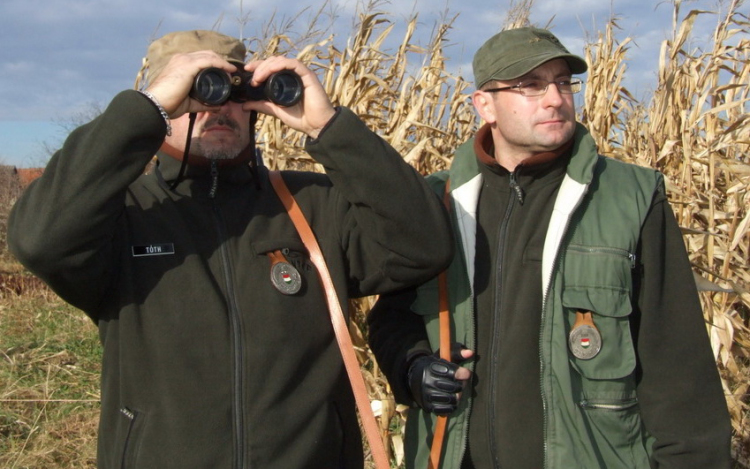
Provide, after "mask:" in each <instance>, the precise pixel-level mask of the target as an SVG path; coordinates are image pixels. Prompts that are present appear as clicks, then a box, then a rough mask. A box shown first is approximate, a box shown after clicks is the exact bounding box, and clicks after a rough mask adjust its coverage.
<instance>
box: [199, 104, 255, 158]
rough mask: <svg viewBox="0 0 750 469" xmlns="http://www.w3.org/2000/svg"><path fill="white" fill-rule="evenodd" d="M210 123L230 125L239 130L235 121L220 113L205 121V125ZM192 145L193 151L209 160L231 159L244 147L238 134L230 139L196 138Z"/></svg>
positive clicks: (236, 130)
mask: <svg viewBox="0 0 750 469" xmlns="http://www.w3.org/2000/svg"><path fill="white" fill-rule="evenodd" d="M212 125H223V126H227V127H230V128H231V129H232V130H234V131H235V132H239V131H240V126H239V125H238V124H237V122H235V121H234V120H233V119H229V118H227V117H226V116H222V115H220V116H216V117H215V118H212V119H209V120H208V121H207V122H206V124H205V127H209V126H212ZM194 145H195V153H196V154H199V155H201V156H203V157H204V158H206V159H209V160H231V159H233V158H236V157H237V155H239V154H240V153H241V152H242V150H243V149H244V145H243V143H242V139H241V138H240V136H239V135H237V136H236V138H234V139H231V140H229V139H224V138H222V139H220V140H216V141H205V140H202V139H196V141H195V142H194Z"/></svg>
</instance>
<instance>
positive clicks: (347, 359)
mask: <svg viewBox="0 0 750 469" xmlns="http://www.w3.org/2000/svg"><path fill="white" fill-rule="evenodd" d="M269 177H270V179H271V184H272V185H273V188H274V190H275V191H276V194H278V196H279V198H280V199H281V202H282V203H283V204H284V207H285V208H286V210H287V212H289V216H290V217H291V219H292V222H293V223H294V226H295V228H297V232H298V233H299V235H300V237H301V238H302V243H303V244H304V245H305V247H306V248H307V251H308V252H309V253H310V260H311V261H312V263H313V265H315V267H316V268H317V269H318V276H319V277H320V282H321V284H322V286H323V290H324V291H325V293H326V299H327V301H328V310H329V311H330V314H331V323H332V324H333V330H334V332H335V334H336V340H337V341H338V344H339V349H340V350H341V356H342V357H343V359H344V366H345V368H346V372H347V374H348V375H349V382H350V383H351V385H352V390H353V391H354V398H355V400H356V402H357V408H358V409H359V417H360V419H361V420H362V425H363V427H364V428H365V434H366V435H367V441H368V443H369V444H370V451H371V452H372V457H373V460H374V462H375V467H376V468H377V469H388V468H389V467H390V465H389V463H388V456H387V455H386V452H385V446H384V445H383V439H382V438H381V436H380V430H379V427H378V423H377V421H376V420H375V414H373V412H372V407H371V406H370V398H369V396H368V395H367V388H366V387H365V380H364V378H362V372H361V371H360V369H359V362H358V361H357V357H356V355H355V354H354V345H353V344H352V339H351V336H349V329H348V328H347V324H346V320H345V319H344V312H343V310H342V309H341V304H340V303H339V300H338V295H337V294H336V289H335V287H334V285H333V280H332V279H331V274H330V272H329V271H328V266H327V265H326V261H325V258H324V257H323V254H322V253H321V251H320V246H319V245H318V241H317V240H316V239H315V234H314V233H313V231H312V229H311V228H310V225H309V224H308V223H307V220H305V216H304V215H303V214H302V210H300V208H299V205H297V201H296V200H294V196H292V194H291V192H289V189H288V188H287V187H286V184H285V183H284V180H283V179H282V177H281V174H280V173H279V172H278V171H269Z"/></svg>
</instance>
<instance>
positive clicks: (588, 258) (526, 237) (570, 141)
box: [368, 27, 731, 469]
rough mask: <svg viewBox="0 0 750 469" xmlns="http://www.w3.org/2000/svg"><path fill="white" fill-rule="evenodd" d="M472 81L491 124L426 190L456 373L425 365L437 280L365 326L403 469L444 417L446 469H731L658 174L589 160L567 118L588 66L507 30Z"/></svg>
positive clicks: (423, 455)
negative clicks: (452, 247) (450, 240)
mask: <svg viewBox="0 0 750 469" xmlns="http://www.w3.org/2000/svg"><path fill="white" fill-rule="evenodd" d="M473 67H474V75H475V81H476V87H477V90H476V91H475V92H474V93H473V95H472V99H473V104H474V106H475V108H476V110H477V113H478V114H479V116H480V117H481V118H482V119H483V120H484V122H485V124H484V125H483V126H482V127H481V128H480V129H479V130H478V131H477V133H476V135H475V137H474V138H472V139H471V140H469V141H468V142H466V143H465V144H463V145H462V146H460V147H459V148H458V149H457V151H456V154H455V157H454V160H453V163H452V165H451V168H450V170H448V171H445V172H442V173H438V174H435V175H433V176H430V178H429V179H430V183H431V184H432V185H433V187H434V189H435V191H436V192H437V193H439V194H442V193H443V192H444V191H446V192H447V193H448V196H449V197H448V199H449V201H450V206H451V207H450V211H451V217H452V222H453V226H454V233H455V236H454V237H455V239H456V243H457V249H456V254H455V257H454V260H453V262H452V264H451V266H450V267H449V269H448V271H447V285H448V287H447V301H448V304H449V309H450V314H451V316H450V333H451V336H450V342H451V343H453V344H454V347H453V349H454V350H453V353H452V355H453V356H452V359H453V361H454V363H449V362H447V361H444V360H441V359H439V358H437V356H436V355H435V351H436V350H437V349H438V343H439V336H440V326H439V322H440V321H439V319H438V317H439V315H438V312H439V310H440V306H439V304H440V298H441V294H440V290H441V289H440V288H439V286H438V282H437V281H430V282H428V283H427V284H425V285H423V286H420V287H419V288H417V289H413V290H407V291H405V292H401V293H399V294H395V295H387V296H382V297H381V299H380V300H379V301H378V303H377V304H376V305H375V307H374V308H373V310H372V312H371V313H370V316H369V318H368V320H369V323H370V345H371V346H372V348H373V351H374V352H375V354H376V357H377V359H378V361H379V363H380V366H381V367H382V369H383V370H384V371H385V373H386V375H387V376H388V378H389V381H390V383H391V385H392V388H393V391H394V394H395V396H396V399H397V400H398V401H399V402H402V403H405V404H410V405H412V408H410V410H409V414H408V419H407V429H406V461H407V462H406V467H407V468H409V469H411V468H418V469H424V468H427V467H428V466H427V458H428V454H429V452H430V445H431V442H432V440H433V432H434V429H435V420H436V414H441V415H448V420H447V430H446V436H445V439H444V441H443V445H442V464H441V465H440V467H441V468H444V469H459V468H461V469H466V468H476V469H486V468H512V469H539V468H545V469H553V468H554V469H569V468H576V469H580V468H586V469H590V468H606V469H634V468H636V469H645V468H681V469H684V468H696V469H697V468H728V467H729V464H730V454H729V448H730V431H731V429H730V424H729V417H728V412H727V408H726V402H725V400H724V397H723V393H722V387H721V384H720V380H719V376H718V373H717V369H716V366H715V363H714V360H713V357H712V353H711V348H710V344H709V341H708V337H707V333H706V329H705V327H704V323H703V316H702V314H701V308H700V303H699V300H698V297H697V293H696V289H695V283H694V281H693V277H692V273H691V269H690V265H689V262H688V258H687V256H686V253H685V247H684V243H683V240H682V237H681V234H680V230H679V228H678V226H677V223H676V221H675V218H674V215H673V213H672V211H671V209H670V207H669V204H668V202H667V199H666V194H665V188H664V181H663V177H662V175H661V174H659V173H658V172H656V171H654V170H651V169H647V168H642V167H638V166H635V165H630V164H625V163H622V162H620V161H616V160H612V159H608V158H604V157H602V156H599V155H597V152H596V147H595V145H594V142H593V139H592V138H591V136H590V135H589V133H588V132H587V130H586V129H585V128H584V127H583V126H581V125H580V124H578V123H576V121H575V109H574V103H573V94H574V93H576V92H578V91H579V90H580V88H581V85H582V84H581V80H580V79H578V78H575V77H574V76H573V75H574V74H580V73H584V72H585V71H586V70H587V65H586V63H585V61H584V60H583V59H582V58H580V57H578V56H576V55H573V54H571V53H569V52H568V50H566V49H565V47H564V46H563V45H562V44H561V43H560V42H559V41H558V40H557V38H555V36H554V35H552V34H551V33H550V32H549V31H546V30H541V29H537V28H530V27H529V28H520V29H514V30H508V31H504V32H501V33H499V34H497V35H495V36H494V37H492V38H490V39H489V40H488V41H487V42H486V43H485V44H484V45H483V46H482V47H481V48H480V49H479V50H478V51H477V53H476V55H475V56H474V61H473ZM446 187H447V189H446ZM455 362H459V363H461V366H459V365H458V364H457V363H455Z"/></svg>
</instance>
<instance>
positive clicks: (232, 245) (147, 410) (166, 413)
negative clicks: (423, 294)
mask: <svg viewBox="0 0 750 469" xmlns="http://www.w3.org/2000/svg"><path fill="white" fill-rule="evenodd" d="M165 131H166V126H165V123H164V121H163V119H162V118H161V116H160V115H159V112H158V111H157V109H156V108H155V107H154V106H153V105H152V104H151V103H150V102H149V100H148V99H147V98H145V97H144V96H142V95H141V94H140V93H137V92H135V91H125V92H122V93H121V94H119V95H118V96H116V97H115V98H114V100H113V101H112V103H111V104H110V105H109V107H108V108H107V109H106V110H105V112H104V113H103V114H102V115H101V116H99V117H98V118H96V119H95V120H94V121H92V122H91V123H89V124H87V125H85V126H83V127H81V128H79V129H77V130H75V131H74V132H73V133H72V134H71V136H70V137H69V138H68V139H67V141H66V142H65V144H64V146H63V147H62V149H61V150H60V151H59V152H57V154H55V155H54V156H53V158H52V160H51V161H50V162H49V164H48V166H47V168H46V170H45V172H44V175H43V176H42V177H41V178H40V179H38V180H37V181H35V182H34V183H33V184H32V185H31V186H30V187H29V188H28V190H27V191H26V192H25V193H24V194H23V195H22V196H21V198H20V199H19V200H18V202H17V204H16V205H15V207H14V208H13V212H12V214H11V216H10V221H9V234H8V239H9V245H10V248H11V251H12V252H13V254H15V255H16V256H17V258H18V259H19V260H20V261H22V262H23V263H24V264H25V265H26V266H27V267H28V268H29V269H30V270H31V271H32V272H34V273H35V274H36V275H38V276H39V277H41V278H42V279H43V280H44V281H46V282H47V283H48V284H49V285H50V286H51V287H52V288H53V289H54V290H55V291H56V292H57V293H58V294H59V295H60V296H61V297H62V298H63V299H65V300H66V301H68V302H70V303H71V304H73V305H74V306H76V307H78V308H80V309H82V310H83V311H84V312H85V313H86V314H87V315H89V316H90V317H91V318H92V319H93V320H94V321H95V322H96V323H97V324H98V327H99V332H100V337H101V342H102V346H103V366H102V407H101V421H100V434H99V448H98V449H99V451H98V465H99V467H100V468H102V469H105V468H106V469H110V468H111V469H114V468H118V469H122V468H137V469H163V468H181V469H183V468H209V467H210V468H226V469H249V468H258V469H271V468H277V469H297V468H299V469H301V468H326V469H330V468H346V469H350V468H358V467H362V466H363V455H362V453H363V451H362V442H361V437H360V433H359V428H358V424H357V418H356V414H355V406H354V401H353V396H352V394H351V391H350V387H349V384H348V380H347V377H346V374H345V371H344V367H343V363H342V360H341V357H340V353H339V350H338V347H337V344H336V341H335V339H334V334H333V330H332V327H331V323H330V320H329V313H328V310H327V306H326V301H325V296H324V293H323V291H322V289H321V287H320V283H319V280H318V277H317V274H316V272H315V270H314V268H313V267H312V264H311V263H310V261H309V257H308V253H307V252H306V251H305V249H304V247H303V244H302V242H301V240H300V238H299V236H298V235H297V232H296V231H295V229H294V227H293V225H292V222H291V220H290V218H289V217H288V215H287V213H286V211H285V210H284V208H283V206H282V204H281V202H280V200H279V199H278V198H277V196H276V194H275V193H274V191H273V189H272V187H271V186H270V183H269V181H268V177H267V171H266V170H265V169H264V168H263V167H258V168H256V169H255V170H251V167H250V166H248V165H247V164H242V165H234V166H220V167H219V168H218V172H217V173H215V174H211V171H210V169H209V168H203V167H192V166H191V167H189V168H188V171H187V176H186V178H185V179H184V180H183V181H182V182H180V183H179V184H178V185H177V187H176V189H175V190H170V189H169V187H168V186H169V184H170V183H171V182H172V181H173V180H175V178H176V176H177V174H178V168H179V164H180V162H179V161H177V160H175V159H173V158H171V157H169V156H166V155H164V154H162V153H160V154H159V160H158V166H157V168H156V169H155V170H154V171H153V172H151V173H150V174H147V175H143V174H142V173H143V169H144V167H145V166H146V164H147V163H148V162H149V161H150V160H151V158H152V156H153V155H154V154H155V153H156V152H157V150H158V149H159V148H160V146H161V145H162V142H163V139H164V136H165ZM306 150H307V151H308V152H309V153H310V154H311V155H312V156H313V157H314V158H315V159H316V160H317V161H318V162H320V163H321V164H322V165H323V166H324V167H325V169H326V172H327V175H324V174H313V173H303V172H292V171H284V172H282V175H283V177H284V179H285V180H286V182H287V185H288V186H289V188H290V190H291V192H292V193H293V194H294V196H295V197H296V199H297V201H298V203H299V205H300V207H301V209H302V212H303V213H304V214H305V216H306V218H307V219H308V221H309V223H310V224H311V226H312V229H313V231H314V232H315V234H316V236H317V239H318V242H319V244H320V246H321V249H322V251H323V254H324V256H325V257H326V260H327V263H328V267H329V269H330V271H331V276H332V278H333V281H334V283H335V286H336V289H337V292H338V295H339V297H340V300H341V302H342V304H344V305H345V304H346V303H347V301H348V299H349V298H353V297H359V296H363V295H370V294H376V293H383V292H388V291H392V290H394V289H398V288H403V287H405V286H407V285H410V284H413V283H416V282H421V281H425V280H427V279H429V278H430V277H431V276H433V275H434V274H435V273H436V272H438V271H439V270H440V269H441V268H443V267H445V265H447V263H448V261H449V259H450V257H451V254H452V251H451V249H452V242H451V235H450V229H449V224H448V220H447V217H446V216H445V213H444V209H443V208H442V206H441V205H440V202H439V200H438V199H437V198H436V197H435V195H434V194H433V193H432V191H431V190H430V188H429V187H428V186H427V184H426V183H425V182H424V179H423V178H422V177H421V176H420V175H419V174H418V173H417V172H416V171H414V170H413V168H411V167H410V166H409V165H407V164H406V163H405V162H404V161H403V160H402V158H401V157H400V156H399V155H398V154H397V153H396V151H395V150H394V149H393V148H391V147H390V146H389V145H388V144H387V143H385V142H384V141H383V140H382V139H380V138H379V137H377V136H376V135H375V134H374V133H372V132H371V131H369V130H368V129H367V128H366V126H365V125H364V124H363V123H362V122H361V121H360V120H359V119H357V118H356V117H355V116H354V114H353V113H352V112H351V111H349V110H347V109H340V110H339V112H338V114H337V115H336V116H335V117H334V118H333V120H332V121H331V122H330V123H329V125H328V126H327V128H326V129H325V130H324V132H322V133H321V135H320V136H319V137H318V139H316V140H313V141H308V142H307V145H306ZM212 188H213V189H214V191H212ZM276 250H279V251H281V253H282V254H283V255H284V256H285V257H286V259H287V261H288V262H289V263H290V264H291V265H293V266H294V267H295V269H296V270H297V271H298V272H299V274H300V278H301V282H302V283H301V290H300V291H299V292H298V293H296V294H292V295H289V294H284V293H282V292H281V291H280V290H279V289H277V288H276V287H274V285H273V283H272V281H271V259H270V258H269V256H268V253H270V252H274V251H276Z"/></svg>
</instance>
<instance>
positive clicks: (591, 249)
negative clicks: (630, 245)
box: [568, 244, 636, 269]
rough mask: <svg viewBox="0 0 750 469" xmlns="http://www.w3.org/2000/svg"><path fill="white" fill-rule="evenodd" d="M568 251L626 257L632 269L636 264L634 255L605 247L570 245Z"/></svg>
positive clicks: (622, 250)
mask: <svg viewBox="0 0 750 469" xmlns="http://www.w3.org/2000/svg"><path fill="white" fill-rule="evenodd" d="M568 250H570V251H576V252H582V253H585V254H601V255H612V256H622V257H627V258H628V261H630V268H631V269H634V268H635V264H636V262H635V261H636V259H635V254H634V253H632V252H630V251H628V250H625V249H620V248H612V247H605V246H582V245H580V244H571V245H569V246H568Z"/></svg>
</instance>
